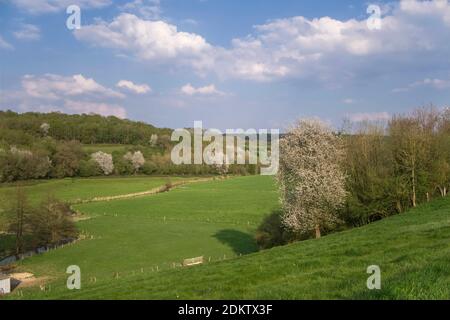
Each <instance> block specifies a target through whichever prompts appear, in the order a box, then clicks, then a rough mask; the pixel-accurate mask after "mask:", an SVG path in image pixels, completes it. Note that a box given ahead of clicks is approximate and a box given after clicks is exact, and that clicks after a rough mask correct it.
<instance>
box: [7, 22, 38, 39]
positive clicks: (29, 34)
mask: <svg viewBox="0 0 450 320" xmlns="http://www.w3.org/2000/svg"><path fill="white" fill-rule="evenodd" d="M13 34H14V36H15V37H16V38H17V39H19V40H39V39H40V38H41V29H40V28H39V27H38V26H35V25H33V24H23V25H22V26H21V27H20V29H19V30H17V31H15V32H13Z"/></svg>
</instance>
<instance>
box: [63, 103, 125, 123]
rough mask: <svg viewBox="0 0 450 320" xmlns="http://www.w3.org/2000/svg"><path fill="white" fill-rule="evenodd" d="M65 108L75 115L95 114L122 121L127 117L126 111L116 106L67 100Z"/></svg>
mask: <svg viewBox="0 0 450 320" xmlns="http://www.w3.org/2000/svg"><path fill="white" fill-rule="evenodd" d="M64 107H65V109H66V110H67V111H72V112H75V113H86V114H89V113H95V114H100V115H102V116H116V117H118V118H122V119H123V118H126V116H127V113H126V110H125V109H124V108H123V107H121V106H119V105H116V104H107V103H102V102H86V101H73V100H66V101H65V102H64Z"/></svg>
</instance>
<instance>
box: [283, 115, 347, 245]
mask: <svg viewBox="0 0 450 320" xmlns="http://www.w3.org/2000/svg"><path fill="white" fill-rule="evenodd" d="M343 156H344V151H343V144H342V141H341V139H340V138H339V137H337V136H336V135H335V134H334V133H333V132H332V131H331V130H330V128H329V127H328V126H327V125H325V124H324V123H322V122H320V121H318V120H300V121H298V122H297V124H296V125H295V126H294V127H293V128H292V129H291V130H290V131H289V132H288V134H287V135H286V137H285V138H283V139H281V141H280V169H279V172H278V183H279V187H280V191H281V203H282V205H283V208H284V216H283V223H284V224H285V225H286V226H287V227H288V228H290V229H292V230H295V231H298V232H311V231H313V230H315V231H316V236H317V237H320V229H322V228H323V227H329V226H333V225H334V224H335V223H336V222H337V221H338V219H337V216H336V211H337V209H338V208H339V207H340V206H342V205H343V203H344V201H345V197H346V191H345V175H344V173H343V170H342V168H341V160H342V159H343Z"/></svg>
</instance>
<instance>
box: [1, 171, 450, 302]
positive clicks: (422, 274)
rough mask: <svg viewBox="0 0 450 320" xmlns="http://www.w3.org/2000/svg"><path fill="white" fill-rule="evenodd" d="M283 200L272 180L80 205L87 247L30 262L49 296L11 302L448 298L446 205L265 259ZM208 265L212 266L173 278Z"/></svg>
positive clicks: (26, 293) (31, 294)
mask: <svg viewBox="0 0 450 320" xmlns="http://www.w3.org/2000/svg"><path fill="white" fill-rule="evenodd" d="M277 197H278V196H277V192H276V188H275V186H274V182H273V179H272V178H269V177H259V176H254V177H239V178H233V179H229V180H222V181H210V182H202V183H195V184H189V185H184V186H181V187H179V188H177V189H174V190H172V191H171V192H168V193H163V194H157V195H153V196H147V197H140V198H133V199H127V200H117V201H110V202H97V203H88V204H82V205H77V206H76V208H77V209H78V210H80V211H82V212H84V213H85V214H86V215H87V216H89V217H90V219H88V220H83V221H80V222H78V226H79V228H80V229H81V230H82V231H83V233H84V234H86V235H87V238H86V240H82V241H79V242H77V243H75V244H73V245H71V246H67V247H64V248H61V249H57V250H54V251H51V252H48V253H46V254H43V255H40V256H35V257H33V258H30V259H26V260H24V261H23V262H22V263H20V265H19V270H23V271H28V272H32V273H35V274H36V276H39V277H42V276H46V277H50V278H51V281H49V282H48V284H47V289H46V291H41V290H40V289H39V288H29V289H23V290H21V292H20V295H19V293H18V292H16V293H13V294H12V295H10V296H9V297H8V298H11V299H15V298H25V299H35V298H37V299H41V298H44V299H53V298H57V299H343V298H349V299H364V298H368V299H426V298H427V299H448V298H450V269H449V268H448V266H449V265H450V255H449V252H450V243H449V242H448V239H449V238H450V199H449V198H445V199H441V200H437V201H434V202H431V203H429V204H426V205H422V206H420V207H418V208H416V209H414V210H411V211H409V212H407V213H404V214H401V215H397V216H394V217H391V218H387V219H385V220H382V221H379V222H376V223H373V224H370V225H366V226H364V227H361V228H356V229H352V230H348V231H344V232H339V233H334V234H331V235H328V236H325V237H323V238H321V239H318V240H315V239H314V240H308V241H304V242H300V243H295V244H291V245H288V246H285V247H278V248H274V249H271V250H267V251H261V252H256V251H257V248H256V246H255V243H254V240H253V232H254V230H255V228H256V226H257V224H258V223H259V222H260V221H261V219H262V218H263V216H264V215H266V214H268V213H270V211H271V210H272V209H274V208H276V207H277V206H278V201H277ZM199 255H204V256H205V257H207V259H208V258H209V257H211V262H207V263H206V264H205V265H202V266H197V267H190V268H182V267H175V268H173V263H174V262H178V263H179V262H181V261H182V259H184V258H189V257H194V256H199ZM224 258H225V261H223V260H224ZM71 264H76V265H79V266H80V267H81V270H82V289H81V290H79V291H69V290H67V289H66V287H65V280H66V277H67V275H66V274H65V268H66V267H67V266H68V265H71ZM369 265H378V266H380V268H381V272H382V290H379V291H377V290H375V291H369V290H368V289H367V288H366V279H367V277H368V276H369V275H368V274H367V273H366V269H367V267H368V266H369ZM117 273H118V274H117ZM93 277H95V279H96V282H95V283H94V282H93V281H92V279H93Z"/></svg>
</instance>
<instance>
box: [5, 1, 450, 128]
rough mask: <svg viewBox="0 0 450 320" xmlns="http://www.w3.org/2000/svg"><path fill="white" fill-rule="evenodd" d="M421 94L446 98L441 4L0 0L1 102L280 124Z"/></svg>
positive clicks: (399, 105) (394, 103)
mask: <svg viewBox="0 0 450 320" xmlns="http://www.w3.org/2000/svg"><path fill="white" fill-rule="evenodd" d="M72 4H76V5H78V6H79V7H80V8H81V28H80V29H75V30H70V29H68V28H67V26H66V21H67V19H68V18H69V14H67V12H66V9H67V7H68V6H69V5H72ZM370 5H376V6H377V8H379V9H380V13H381V20H380V22H379V24H378V22H377V21H376V20H374V19H372V18H370V16H371V15H372V14H374V13H375V14H376V10H375V11H373V10H372V11H370V10H369V11H370V12H369V13H368V7H369V6H370ZM430 103H432V104H434V105H436V106H438V107H444V106H448V105H450V3H449V2H448V1H447V0H436V1H415V0H405V1H397V2H396V1H394V2H392V1H389V2H388V1H385V2H383V1H379V2H373V3H371V2H367V1H357V0H353V1H351V0H340V1H335V0H321V1H312V0H311V1H307V0H304V1H299V0H278V1H275V0H273V1H272V0H245V1H238V0H123V1H112V0H0V109H3V110H4V109H12V110H16V111H20V112H24V111H42V112H45V111H54V110H59V111H63V112H68V113H89V112H94V113H99V114H103V115H115V116H118V117H123V118H130V119H133V120H142V121H146V122H149V123H152V124H154V125H157V126H164V127H172V128H177V127H192V126H193V122H194V120H202V121H203V122H204V126H206V127H215V128H220V129H225V128H238V127H242V128H281V129H282V128H285V127H286V126H287V125H288V124H289V123H290V122H292V121H293V119H295V118H298V117H320V118H322V119H324V120H326V121H330V122H332V123H333V124H335V125H336V126H339V125H340V124H341V122H342V120H343V119H344V118H350V119H352V120H355V121H360V120H364V119H373V120H376V119H385V118H387V117H389V115H391V114H394V113H402V112H407V111H408V110H411V109H413V108H415V107H418V106H422V105H428V104H430Z"/></svg>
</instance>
